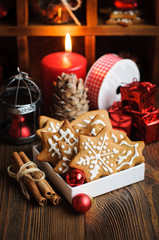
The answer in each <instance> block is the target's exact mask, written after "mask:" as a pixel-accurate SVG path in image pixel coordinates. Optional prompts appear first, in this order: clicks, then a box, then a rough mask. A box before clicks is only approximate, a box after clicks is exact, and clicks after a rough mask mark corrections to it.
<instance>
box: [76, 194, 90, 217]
mask: <svg viewBox="0 0 159 240" xmlns="http://www.w3.org/2000/svg"><path fill="white" fill-rule="evenodd" d="M92 201H93V200H92V198H91V197H90V196H88V195H87V194H84V193H79V194H77V195H76V196H75V197H74V198H73V199H72V206H73V208H74V209H75V210H76V211H77V212H79V213H85V212H87V211H88V210H89V209H90V208H91V205H92Z"/></svg>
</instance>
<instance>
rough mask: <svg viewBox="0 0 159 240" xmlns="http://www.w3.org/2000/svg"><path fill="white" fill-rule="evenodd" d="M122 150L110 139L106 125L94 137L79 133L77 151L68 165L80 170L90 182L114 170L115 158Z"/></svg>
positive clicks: (122, 148)
mask: <svg viewBox="0 0 159 240" xmlns="http://www.w3.org/2000/svg"><path fill="white" fill-rule="evenodd" d="M123 151H124V147H122V146H119V145H118V144H116V143H114V142H113V141H112V140H111V137H110V134H109V130H108V129H107V127H103V129H102V130H101V131H100V132H99V133H98V135H97V136H95V137H89V136H84V135H80V137H79V152H78V153H77V155H75V156H74V157H73V159H72V161H71V162H70V167H72V168H77V169H80V170H82V171H83V172H84V173H85V177H86V181H87V182H90V181H93V180H96V179H98V178H99V177H101V176H107V175H109V174H112V173H115V172H116V164H115V160H116V159H117V158H118V157H119V155H120V154H121V153H122V152H123Z"/></svg>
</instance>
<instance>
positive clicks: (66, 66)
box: [41, 52, 87, 114]
mask: <svg viewBox="0 0 159 240" xmlns="http://www.w3.org/2000/svg"><path fill="white" fill-rule="evenodd" d="M41 68H42V94H43V102H44V107H43V111H44V112H45V114H46V113H47V114H48V113H49V106H50V102H51V96H52V93H53V91H54V85H56V83H57V77H58V76H61V73H62V72H64V73H75V74H76V75H77V77H78V78H82V79H83V80H84V79H85V77H86V72H87V60H86V58H85V57H83V56H82V55H80V54H78V53H74V52H56V53H51V54H49V55H47V56H45V57H44V58H43V59H42V61H41ZM53 83H54V84H53Z"/></svg>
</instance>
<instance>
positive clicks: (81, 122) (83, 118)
mask: <svg viewBox="0 0 159 240" xmlns="http://www.w3.org/2000/svg"><path fill="white" fill-rule="evenodd" d="M97 114H98V116H100V117H101V118H102V121H103V123H105V124H106V126H108V128H109V129H112V125H111V122H110V119H109V114H108V112H107V111H106V110H105V109H101V110H95V111H89V112H86V113H84V114H82V115H80V116H79V117H78V118H76V119H75V120H73V121H72V122H71V126H73V128H74V129H75V131H76V132H79V130H80V129H81V128H82V129H84V128H86V127H87V126H88V124H89V123H90V122H91V121H92V120H93V119H94V118H95V116H96V115H97Z"/></svg>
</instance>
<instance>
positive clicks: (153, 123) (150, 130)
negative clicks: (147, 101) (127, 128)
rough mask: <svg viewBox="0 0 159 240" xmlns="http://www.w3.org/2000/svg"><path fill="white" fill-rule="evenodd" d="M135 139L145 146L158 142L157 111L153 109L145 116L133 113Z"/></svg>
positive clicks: (158, 117)
mask: <svg viewBox="0 0 159 240" xmlns="http://www.w3.org/2000/svg"><path fill="white" fill-rule="evenodd" d="M133 117H134V127H135V131H136V136H137V138H139V139H141V140H143V141H144V142H145V144H148V143H151V142H155V141H158V140H159V110H158V109H154V110H153V111H152V112H147V113H146V114H143V115H141V114H139V113H136V112H135V113H133Z"/></svg>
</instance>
